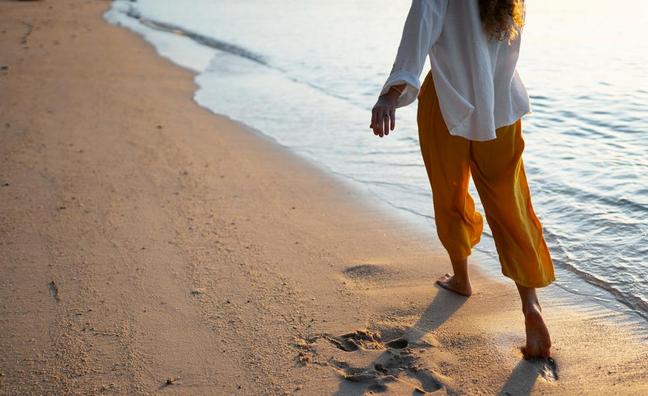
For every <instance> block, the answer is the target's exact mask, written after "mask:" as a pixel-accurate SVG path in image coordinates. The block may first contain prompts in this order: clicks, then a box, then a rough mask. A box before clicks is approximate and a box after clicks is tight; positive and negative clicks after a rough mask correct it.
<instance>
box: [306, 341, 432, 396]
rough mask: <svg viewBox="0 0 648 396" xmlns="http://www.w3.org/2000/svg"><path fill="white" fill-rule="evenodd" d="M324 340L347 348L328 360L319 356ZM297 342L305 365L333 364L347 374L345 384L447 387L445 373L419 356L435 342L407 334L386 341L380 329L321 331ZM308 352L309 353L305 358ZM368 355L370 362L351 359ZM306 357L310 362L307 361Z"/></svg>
mask: <svg viewBox="0 0 648 396" xmlns="http://www.w3.org/2000/svg"><path fill="white" fill-rule="evenodd" d="M386 333H389V331H387V332H386ZM320 341H327V342H328V344H329V345H332V346H334V347H335V348H336V349H338V350H340V351H343V354H342V355H339V354H336V353H332V355H333V356H329V357H328V358H326V359H325V360H322V359H318V357H322V354H323V352H325V351H326V349H327V348H325V345H324V344H319V342H320ZM295 346H296V347H298V348H299V349H300V352H299V358H298V361H299V362H301V363H302V365H305V364H308V363H312V364H318V365H321V366H329V367H331V368H333V369H334V370H335V371H336V372H337V373H338V374H339V375H340V376H341V377H342V378H343V383H341V384H340V386H341V387H343V388H344V387H352V388H353V389H355V390H356V391H357V390H359V389H357V388H363V389H364V390H366V391H372V392H376V393H380V392H386V391H388V390H390V388H391V387H392V386H399V387H405V388H406V389H410V391H414V392H418V393H428V392H435V391H437V390H439V389H442V388H443V387H444V384H443V382H442V381H441V380H440V377H441V376H440V375H438V374H437V373H435V372H434V371H433V370H431V369H428V368H425V367H423V365H422V363H421V361H420V359H419V358H418V356H417V354H418V353H420V350H422V349H425V348H430V347H432V346H431V345H429V344H418V343H414V344H413V343H411V342H410V341H408V340H407V339H406V338H405V337H404V336H403V334H401V335H400V336H399V337H396V338H393V339H390V340H387V341H383V339H382V337H381V335H380V334H379V333H376V332H372V331H369V330H356V331H354V332H352V333H347V334H343V335H341V336H334V335H330V334H321V335H318V336H313V337H308V338H300V339H298V342H296V344H295ZM329 350H330V348H329ZM333 350H335V349H333ZM354 353H359V355H357V356H356V355H355V354H354ZM306 355H309V356H308V357H307V358H306V359H304V356H306ZM367 357H369V359H370V360H371V361H370V362H369V363H368V364H364V363H360V364H352V363H349V361H354V360H360V361H362V360H363V359H364V360H366V359H367ZM304 361H306V362H307V363H305V364H304V363H303V362H304ZM345 383H346V384H347V385H345Z"/></svg>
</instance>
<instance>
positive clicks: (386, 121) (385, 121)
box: [383, 113, 390, 136]
mask: <svg viewBox="0 0 648 396" xmlns="http://www.w3.org/2000/svg"><path fill="white" fill-rule="evenodd" d="M389 123H390V121H389V113H385V116H384V117H383V130H384V131H385V136H387V135H389Z"/></svg>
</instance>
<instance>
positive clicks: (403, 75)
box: [380, 70, 421, 107]
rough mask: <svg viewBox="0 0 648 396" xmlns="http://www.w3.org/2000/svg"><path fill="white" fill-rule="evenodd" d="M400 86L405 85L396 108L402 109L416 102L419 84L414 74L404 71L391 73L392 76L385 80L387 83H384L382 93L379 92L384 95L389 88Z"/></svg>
mask: <svg viewBox="0 0 648 396" xmlns="http://www.w3.org/2000/svg"><path fill="white" fill-rule="evenodd" d="M401 84H405V89H404V90H403V92H402V93H401V95H400V96H399V97H398V101H397V102H396V107H404V106H407V105H409V104H410V103H412V102H414V101H415V100H416V97H417V96H418V92H419V89H420V87H421V85H420V84H421V83H420V81H419V79H418V77H417V76H416V75H415V74H414V73H411V72H407V71H404V70H399V71H394V72H392V74H391V75H390V76H389V78H388V79H387V82H385V85H384V86H383V89H382V91H380V95H384V94H386V93H387V92H388V91H389V89H390V88H391V87H393V86H395V85H401Z"/></svg>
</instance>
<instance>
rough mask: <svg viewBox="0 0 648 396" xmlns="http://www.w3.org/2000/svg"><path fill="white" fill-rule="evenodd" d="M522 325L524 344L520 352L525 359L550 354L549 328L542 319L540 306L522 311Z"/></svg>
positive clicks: (546, 356)
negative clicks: (524, 332) (524, 336)
mask: <svg viewBox="0 0 648 396" xmlns="http://www.w3.org/2000/svg"><path fill="white" fill-rule="evenodd" d="M524 325H525V326H526V338H527V342H526V346H524V347H522V348H521V350H522V354H523V355H524V358H525V359H533V358H548V357H549V356H550V349H551V338H550V337H549V330H547V325H545V322H544V319H542V312H541V311H540V307H538V306H532V307H531V308H530V309H529V310H527V312H525V313H524Z"/></svg>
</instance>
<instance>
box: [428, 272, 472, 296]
mask: <svg viewBox="0 0 648 396" xmlns="http://www.w3.org/2000/svg"><path fill="white" fill-rule="evenodd" d="M436 283H437V285H439V286H441V287H442V288H444V289H446V290H450V291H451V292H455V293H457V294H460V295H462V296H464V297H470V295H471V294H472V287H471V286H470V281H469V280H468V279H460V278H458V277H457V276H456V275H450V274H445V275H444V276H442V277H441V278H439V279H438V280H437V281H436Z"/></svg>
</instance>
